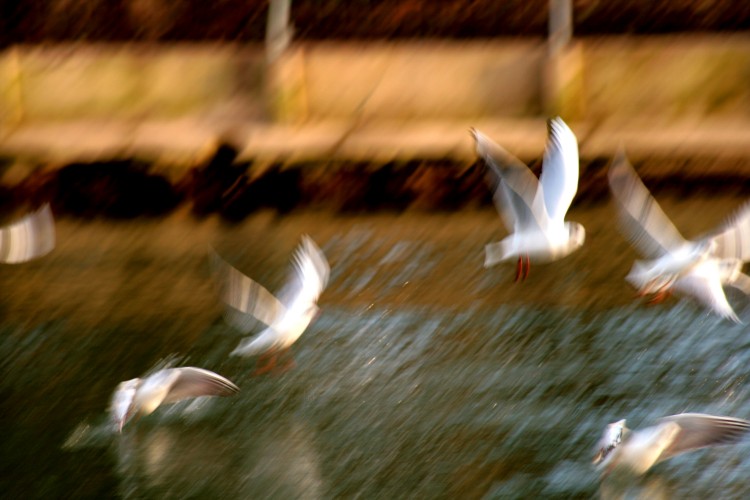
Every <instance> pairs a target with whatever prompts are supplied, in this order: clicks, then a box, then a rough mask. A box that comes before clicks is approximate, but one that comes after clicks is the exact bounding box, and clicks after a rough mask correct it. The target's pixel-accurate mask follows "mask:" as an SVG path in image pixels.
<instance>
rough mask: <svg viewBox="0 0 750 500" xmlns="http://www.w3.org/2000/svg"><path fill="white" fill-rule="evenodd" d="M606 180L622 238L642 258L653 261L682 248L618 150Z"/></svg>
mask: <svg viewBox="0 0 750 500" xmlns="http://www.w3.org/2000/svg"><path fill="white" fill-rule="evenodd" d="M608 177H609V187H610V190H611V191H612V196H613V197H614V199H615V201H616V203H617V206H618V212H619V215H620V219H621V222H622V226H623V229H624V231H625V233H626V237H627V238H628V239H629V240H630V242H631V244H632V245H633V246H634V247H635V248H636V249H637V250H638V251H639V252H640V253H641V254H643V256H644V257H647V258H650V259H654V258H657V257H660V256H661V255H664V254H665V253H667V252H670V251H672V250H674V249H675V248H678V247H680V246H681V245H684V244H685V240H684V239H683V237H682V236H681V235H680V233H679V231H677V228H676V227H674V224H672V221H670V220H669V218H668V217H667V215H666V214H665V213H664V211H663V210H662V209H661V207H660V206H659V204H658V203H657V202H656V200H654V198H653V197H652V196H651V193H650V192H649V191H648V189H647V188H646V186H644V185H643V182H641V179H640V178H639V177H638V174H637V173H636V172H635V170H634V169H633V166H632V165H631V164H630V162H629V161H628V159H627V157H626V156H625V152H624V151H623V150H622V149H620V150H619V151H618V152H617V154H616V156H615V159H614V160H613V162H612V165H611V166H610V167H609V173H608Z"/></svg>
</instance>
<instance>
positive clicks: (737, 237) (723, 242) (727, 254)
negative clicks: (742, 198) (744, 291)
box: [709, 203, 750, 262]
mask: <svg viewBox="0 0 750 500" xmlns="http://www.w3.org/2000/svg"><path fill="white" fill-rule="evenodd" d="M709 238H711V239H713V241H714V242H715V243H716V246H715V249H714V252H713V254H714V255H716V256H717V257H721V258H724V259H740V260H742V261H743V262H744V261H746V260H750V203H746V204H745V205H744V206H743V207H742V208H740V209H739V210H738V211H737V212H736V213H735V214H734V215H732V216H731V217H730V218H729V220H728V221H727V223H726V224H725V226H724V229H723V230H722V231H721V232H720V233H719V234H716V235H715V236H709Z"/></svg>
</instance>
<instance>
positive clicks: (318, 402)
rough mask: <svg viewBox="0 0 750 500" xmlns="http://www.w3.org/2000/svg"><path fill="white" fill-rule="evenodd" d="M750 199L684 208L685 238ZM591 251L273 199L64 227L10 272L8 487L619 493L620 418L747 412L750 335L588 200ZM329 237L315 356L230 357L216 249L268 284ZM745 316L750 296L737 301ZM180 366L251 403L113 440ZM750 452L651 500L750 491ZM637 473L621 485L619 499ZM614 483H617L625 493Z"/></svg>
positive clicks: (150, 423)
mask: <svg viewBox="0 0 750 500" xmlns="http://www.w3.org/2000/svg"><path fill="white" fill-rule="evenodd" d="M742 201H743V200H741V199H736V198H732V197H718V198H701V197H698V198H694V199H690V200H689V201H688V200H682V201H679V200H677V199H671V200H670V199H667V200H665V201H664V202H663V204H664V207H665V210H666V211H667V212H668V213H669V214H670V215H671V216H673V217H674V219H675V223H676V224H677V226H678V227H680V228H681V229H683V230H684V233H685V236H687V237H691V236H695V235H698V234H700V233H701V231H705V230H708V229H710V228H711V227H713V226H714V225H715V224H717V223H718V222H720V221H721V220H722V219H723V218H724V217H725V216H726V215H728V214H729V213H730V211H731V210H733V209H734V208H736V207H737V206H739V204H740V203H741V202H742ZM571 218H572V219H573V220H577V221H579V222H581V223H583V224H584V225H585V226H586V228H587V234H588V236H587V244H586V246H585V247H584V248H583V249H582V250H580V251H579V252H577V253H575V254H573V255H571V256H570V257H568V258H566V259H564V260H562V261H560V262H558V263H555V264H552V265H535V264H534V263H533V262H532V267H531V272H530V275H529V278H528V280H527V281H525V282H523V283H517V284H516V283H513V278H514V274H515V266H514V264H513V263H509V264H507V265H499V266H497V267H494V268H492V269H489V270H486V269H484V268H483V267H482V263H483V254H482V251H483V246H484V245H485V244H486V243H488V242H490V241H493V240H496V239H498V238H500V237H501V236H502V235H503V234H504V230H503V229H502V225H501V221H500V219H499V218H498V217H497V215H496V214H495V213H494V212H493V211H492V210H491V209H487V210H483V211H464V212H459V213H454V214H446V213H444V214H426V213H418V212H414V213H405V214H378V215H357V216H342V215H334V214H330V213H325V212H311V211H300V212H295V213H292V214H289V215H285V216H276V215H275V214H273V213H270V212H262V213H258V214H257V215H254V216H253V217H251V218H249V219H247V220H246V221H245V222H243V223H241V224H236V225H227V224H223V223H221V222H219V221H218V220H216V219H207V220H204V221H196V220H194V219H191V218H190V217H187V216H185V215H184V214H174V215H171V216H169V217H166V218H163V219H156V220H135V221H129V222H111V221H89V222H82V221H79V220H71V219H64V218H63V219H62V220H60V221H59V227H58V242H59V246H58V248H57V249H56V250H55V251H54V252H53V253H51V254H50V255H49V256H48V257H45V258H43V259H41V260H39V261H35V262H32V263H29V264H26V265H21V266H4V267H2V268H1V269H0V355H2V363H1V364H0V367H2V384H1V385H0V387H1V388H2V394H1V397H0V401H2V413H0V425H1V428H2V429H3V435H4V438H3V440H2V441H0V443H1V444H0V446H1V447H2V453H1V454H0V457H2V458H0V460H1V461H2V470H3V473H2V479H1V480H0V490H2V491H4V492H5V493H6V494H7V495H8V497H9V498H22V497H23V498H32V497H33V498H54V497H96V498H104V497H111V496H120V497H125V498H219V497H221V498H333V497H344V498H351V497H356V498H394V497H400V498H403V497H411V498H414V497H422V498H425V497H427V498H456V497H461V498H541V497H544V498H569V497H591V496H596V495H599V494H600V493H602V491H600V485H599V478H598V475H597V473H596V471H595V470H594V469H593V468H592V467H591V465H590V461H591V458H592V456H593V447H594V445H595V443H596V441H597V439H598V438H599V435H600V432H601V430H602V429H603V427H604V425H606V424H607V423H609V422H612V421H614V420H617V419H620V418H628V422H629V424H630V425H631V426H635V427H638V426H641V425H648V424H650V423H652V422H653V421H654V420H655V419H657V418H659V417H661V416H665V415H669V414H673V413H678V412H683V411H696V412H711V413H719V414H726V415H734V416H738V417H745V418H750V398H749V397H748V391H749V387H750V385H748V375H749V374H750V341H749V340H748V336H747V334H746V331H747V327H746V326H744V325H734V324H732V323H729V322H726V321H722V320H720V319H718V318H715V317H713V316H710V315H707V314H706V313H705V311H703V310H701V309H699V308H697V307H695V306H694V305H693V304H692V303H690V302H687V301H680V300H677V299H671V300H669V301H667V302H665V303H664V304H661V305H657V306H646V305H645V304H643V303H642V302H640V301H638V300H637V299H636V298H635V297H634V293H633V291H632V290H631V289H630V288H628V285H627V283H625V282H624V280H623V277H624V276H625V274H626V273H627V271H628V269H629V266H630V264H631V263H632V260H633V258H634V256H635V255H634V253H633V252H632V251H631V250H630V249H629V248H628V245H627V243H626V242H625V240H624V239H622V238H621V237H620V236H619V234H618V232H617V228H616V226H615V224H614V214H613V211H612V209H611V207H610V206H609V205H607V204H604V203H597V204H592V205H587V206H581V207H576V208H575V209H574V210H573V211H572V215H571ZM302 233H308V234H310V235H311V236H312V237H313V239H315V240H316V241H317V242H318V244H319V245H320V246H321V248H322V249H323V251H324V252H325V253H326V255H327V256H328V259H329V261H330V263H331V266H332V273H331V280H330V284H329V287H328V289H327V290H326V291H325V293H324V294H323V296H322V299H321V304H320V305H321V307H322V313H321V315H320V316H319V317H318V319H317V320H316V322H315V323H314V324H313V325H312V326H311V327H310V329H309V330H308V331H307V332H306V333H305V335H303V336H302V338H301V339H300V341H299V342H298V343H297V344H296V345H295V347H294V348H293V350H294V356H295V359H296V365H297V366H296V368H294V369H293V370H290V371H288V372H286V373H283V374H277V375H267V376H261V377H254V376H253V375H252V371H253V368H254V365H253V360H251V359H250V360H248V359H241V358H229V357H228V356H227V354H228V353H229V352H230V351H231V350H232V349H233V348H234V347H235V346H236V344H237V342H238V340H239V336H238V334H237V332H234V331H233V330H232V329H231V328H230V327H229V326H227V325H226V324H225V323H224V322H223V320H222V318H221V307H220V306H219V304H218V303H217V301H216V294H215V289H214V287H213V285H212V283H211V281H210V274H209V268H208V262H207V259H206V251H207V248H208V246H209V245H212V246H214V247H215V248H216V249H217V250H218V251H219V252H220V253H222V255H224V256H225V257H226V258H227V259H228V260H230V261H231V262H233V263H234V264H235V265H237V266H238V267H240V268H241V269H243V270H244V271H245V272H247V273H248V274H249V275H250V276H253V277H254V278H255V279H256V280H257V281H259V282H260V283H263V284H264V285H266V286H268V288H269V289H271V290H273V289H275V288H277V287H278V286H280V285H281V284H282V283H283V280H284V277H285V275H286V273H287V271H288V267H287V266H288V259H289V256H290V254H291V252H292V250H293V248H294V246H295V245H296V244H297V242H298V240H299V236H300V234H302ZM730 299H731V301H732V302H733V304H734V305H735V306H736V308H737V311H738V313H739V314H740V316H741V317H743V318H745V320H746V321H747V320H750V310H748V308H747V305H748V301H747V299H745V298H744V297H742V296H740V295H738V294H730ZM170 356H173V357H174V356H178V358H177V359H174V361H177V362H179V363H180V364H189V365H197V366H202V367H204V368H208V369H211V370H215V371H217V372H219V373H221V374H223V375H225V376H227V377H229V378H230V379H232V380H234V381H235V382H236V383H237V384H238V385H239V386H240V387H241V388H242V392H241V393H240V394H239V395H238V396H236V397H233V398H226V399H215V400H210V401H208V402H204V403H203V404H194V405H189V404H179V405H175V406H174V407H171V408H162V409H160V410H158V411H157V412H156V413H154V414H153V415H151V416H149V417H147V418H144V419H142V420H141V421H139V422H136V423H134V424H129V425H128V426H126V428H125V430H124V432H123V434H122V435H121V436H118V435H112V434H111V433H110V432H108V430H107V429H106V425H105V424H106V408H107V405H108V402H109V398H110V396H111V393H112V390H113V389H114V387H115V386H116V385H117V383H118V382H120V381H122V380H125V379H129V378H132V377H135V376H138V375H140V374H142V373H143V372H145V371H147V370H148V369H150V368H151V367H153V366H154V365H155V364H157V363H159V362H160V361H161V362H163V361H164V360H166V359H170ZM749 476H750V445H748V444H741V445H738V446H733V447H725V448H721V449H716V450H709V451H702V452H698V453H694V454H690V455H686V456H684V457H681V458H677V459H674V460H672V461H669V462H666V463H663V464H660V465H659V466H657V467H656V468H654V469H653V470H652V471H651V472H650V473H649V474H648V475H647V476H646V477H644V478H641V479H639V480H637V481H630V482H628V483H627V484H626V486H628V487H629V488H631V487H632V488H633V489H634V490H635V491H640V492H641V493H642V494H644V495H648V496H650V497H654V496H661V497H663V498H709V497H711V498H719V497H721V498H746V497H747V496H748V495H750V483H748V481H747V477H749ZM622 486H623V485H622V484H619V485H614V486H613V488H614V489H615V491H617V488H621V487H622ZM609 492H610V490H607V491H604V492H603V493H604V494H608V493H609Z"/></svg>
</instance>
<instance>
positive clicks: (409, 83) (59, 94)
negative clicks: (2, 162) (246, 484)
mask: <svg viewBox="0 0 750 500" xmlns="http://www.w3.org/2000/svg"><path fill="white" fill-rule="evenodd" d="M749 81H750V37H749V36H744V35H730V36H690V37H647V38H626V37H608V38H595V39H576V40H574V42H573V43H572V44H571V45H570V46H569V48H568V49H567V50H565V51H563V53H562V54H561V55H560V56H559V58H557V59H555V60H553V61H549V60H548V59H547V55H546V45H545V43H544V41H543V40H535V39H531V40H520V39H510V40H491V41H472V42H448V41H429V42H428V41H422V42H394V43H386V42H373V43H333V42H321V43H312V44H302V45H296V46H293V47H292V48H291V49H290V50H289V51H288V53H286V54H285V55H284V56H283V57H282V58H281V60H280V61H279V62H278V63H277V64H276V65H274V66H273V67H271V68H268V67H267V66H266V64H265V60H264V51H263V47H261V46H237V45H215V46H212V45H190V44H183V45H167V46H142V45H95V46H90V45H66V46H52V47H15V48H11V49H8V50H6V51H4V53H3V54H2V55H1V56H0V123H3V124H6V125H9V124H17V123H36V122H59V121H69V120H82V119H95V120H144V119H145V120H157V121H158V120H174V119H179V118H183V117H197V118H200V119H206V120H208V119H212V118H213V119H216V120H244V121H252V120H271V121H273V120H276V121H281V122H286V123H299V122H305V121H324V120H345V121H347V120H352V119H355V120H364V121H366V122H372V121H394V120H395V121H403V122H410V121H419V120H443V121H451V120H457V121H467V120H469V121H471V120H480V119H496V118H497V119H515V118H533V117H544V116H546V115H548V114H552V113H561V114H563V116H565V117H566V118H568V119H569V120H572V121H583V122H593V123H601V122H609V121H614V122H617V121H625V120H628V121H631V120H636V121H638V120H642V121H644V122H645V123H655V122H656V123H658V122H673V121H680V120H688V121H690V120H702V119H714V118H715V119H717V120H734V121H746V120H747V119H748V117H750V86H748V82H749Z"/></svg>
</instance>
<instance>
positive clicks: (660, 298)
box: [648, 289, 672, 304]
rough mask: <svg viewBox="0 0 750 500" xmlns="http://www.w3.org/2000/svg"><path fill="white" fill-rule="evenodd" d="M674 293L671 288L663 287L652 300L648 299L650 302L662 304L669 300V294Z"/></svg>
mask: <svg viewBox="0 0 750 500" xmlns="http://www.w3.org/2000/svg"><path fill="white" fill-rule="evenodd" d="M670 295H672V294H671V293H670V291H669V289H666V290H665V289H661V290H659V291H658V292H656V293H655V294H654V296H653V297H652V298H651V300H649V301H648V303H649V304H660V303H662V302H664V301H665V300H667V299H668V298H669V296H670Z"/></svg>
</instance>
